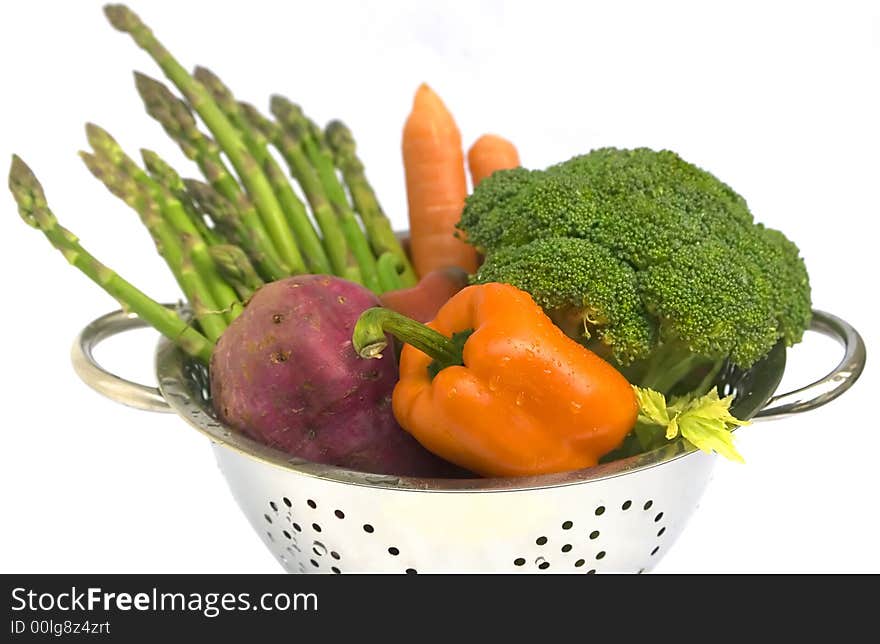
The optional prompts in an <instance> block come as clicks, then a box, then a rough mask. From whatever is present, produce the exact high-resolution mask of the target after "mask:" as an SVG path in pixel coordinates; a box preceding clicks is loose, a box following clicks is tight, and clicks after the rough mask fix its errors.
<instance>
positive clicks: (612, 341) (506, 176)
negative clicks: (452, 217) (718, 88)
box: [459, 148, 811, 391]
mask: <svg viewBox="0 0 880 644" xmlns="http://www.w3.org/2000/svg"><path fill="white" fill-rule="evenodd" d="M459 228H460V229H461V230H462V231H463V232H464V233H466V235H467V239H468V241H469V242H470V243H471V244H473V245H475V246H476V247H477V248H478V249H479V250H480V251H481V252H482V253H483V254H484V255H485V262H484V263H483V265H482V266H481V267H480V269H479V270H478V272H477V273H476V274H475V275H474V276H473V278H472V279H473V281H475V282H478V283H482V282H490V281H497V282H507V283H510V284H513V285H514V286H517V287H519V288H522V289H523V290H525V291H528V292H529V293H531V294H532V296H533V297H534V298H535V300H536V301H537V302H538V303H539V304H541V306H543V307H544V309H545V310H546V311H547V312H548V314H549V315H550V316H551V317H552V318H553V319H554V320H555V321H556V322H557V323H558V324H559V325H560V326H561V327H562V328H564V329H565V330H566V331H567V332H569V333H570V334H571V335H573V336H575V337H577V338H578V339H581V340H583V341H585V342H586V343H587V344H588V345H589V346H591V348H596V349H599V350H601V351H603V352H604V354H605V355H606V357H611V358H613V359H614V360H615V361H616V362H617V363H618V364H619V366H621V367H628V368H629V370H630V371H629V373H628V375H631V377H632V378H633V379H634V380H636V381H638V382H639V383H640V384H643V386H648V387H652V388H654V389H658V390H660V391H664V390H665V391H669V390H670V389H671V388H672V386H673V385H674V384H676V383H678V382H679V381H680V380H681V379H682V378H684V377H685V376H687V375H688V374H692V372H693V371H694V370H695V369H697V367H699V368H700V369H702V370H703V372H705V373H706V374H707V375H711V372H712V371H713V370H715V371H717V369H718V368H719V367H720V365H721V364H722V363H723V362H724V361H730V362H732V363H734V364H736V365H738V366H741V367H744V368H748V367H750V366H751V365H753V364H754V363H755V362H756V361H758V360H759V359H761V358H762V357H763V356H765V355H766V354H767V353H768V352H769V351H770V349H771V348H773V346H774V345H775V344H776V343H777V342H780V341H782V342H784V343H785V344H786V345H791V344H794V343H796V342H798V341H800V339H801V337H802V336H803V332H804V330H805V329H806V327H807V326H808V324H809V322H810V316H811V305H810V286H809V280H808V277H807V272H806V268H805V266H804V263H803V260H802V259H801V258H800V255H799V252H798V249H797V247H796V246H795V245H794V244H793V243H792V242H791V241H789V240H788V239H787V238H786V237H785V236H784V235H783V234H782V233H780V232H778V231H775V230H771V229H768V228H765V227H764V226H762V225H761V224H756V223H755V222H754V219H753V217H752V214H751V213H750V212H749V209H748V206H747V205H746V202H745V200H744V199H743V198H742V197H741V196H739V195H738V194H737V193H736V192H734V191H733V190H732V189H731V188H730V187H729V186H727V185H725V184H724V183H722V182H721V181H719V180H718V179H717V178H715V177H714V176H713V175H711V174H709V173H708V172H705V171H704V170H701V169H699V168H697V167H696V166H694V165H692V164H690V163H687V162H685V161H684V160H682V159H681V158H680V157H679V156H678V155H676V154H675V153H673V152H669V151H661V152H655V151H653V150H648V149H644V148H643V149H636V150H619V149H614V148H605V149H601V150H595V151H593V152H590V153H589V154H585V155H582V156H577V157H574V158H573V159H570V160H569V161H566V162H564V163H560V164H558V165H555V166H552V167H550V168H548V169H547V170H543V171H540V170H526V169H523V168H517V169H514V170H505V171H500V172H496V173H494V174H493V175H492V176H491V177H489V178H488V179H486V180H484V181H483V182H481V183H480V185H479V186H478V187H477V188H476V189H475V190H474V192H473V194H472V195H471V196H470V197H468V200H467V203H466V205H465V209H464V212H463V213H462V218H461V222H460V223H459Z"/></svg>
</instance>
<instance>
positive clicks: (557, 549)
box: [263, 496, 666, 575]
mask: <svg viewBox="0 0 880 644" xmlns="http://www.w3.org/2000/svg"><path fill="white" fill-rule="evenodd" d="M268 510H269V511H267V512H266V513H265V514H264V515H263V518H264V520H265V526H266V538H267V540H268V541H269V544H270V546H276V547H273V550H275V551H277V545H278V543H279V542H281V543H282V544H283V551H284V552H283V553H282V554H280V555H279V559H280V560H281V563H282V564H283V565H284V567H285V568H286V569H288V570H291V571H294V570H295V571H298V572H308V568H311V571H312V572H330V573H334V574H341V573H343V572H344V571H345V553H343V552H340V551H338V550H336V549H333V548H332V547H331V546H328V545H326V544H327V543H329V538H330V537H329V534H332V533H333V532H335V531H336V530H335V529H334V528H335V527H334V526H326V527H327V528H328V529H327V533H328V537H327V538H324V537H322V534H323V533H324V527H322V525H321V523H320V522H319V519H318V518H317V515H318V514H319V505H318V502H317V501H316V500H314V499H304V500H301V501H298V502H297V501H294V500H293V499H291V498H290V497H286V496H285V497H282V498H281V499H280V500H278V501H274V500H271V501H269V502H268ZM615 510H616V511H617V512H622V513H628V512H642V513H645V514H646V515H649V516H650V518H649V519H648V521H651V522H652V525H653V526H654V527H656V528H657V531H656V534H655V536H654V538H653V539H652V540H651V541H650V543H649V545H647V546H646V547H647V548H648V553H647V554H648V555H649V556H650V557H655V556H656V555H657V554H658V553H659V552H660V550H661V548H662V547H663V538H662V537H663V535H664V534H665V533H666V526H665V525H664V519H665V518H666V514H665V513H664V512H663V511H660V510H658V509H657V508H656V506H655V503H654V499H626V500H624V501H623V502H621V503H618V504H617V505H616V507H615V508H612V507H610V506H608V505H598V506H596V507H595V508H594V509H593V511H592V513H591V514H590V515H588V516H590V517H591V518H590V519H588V520H587V521H586V522H584V521H583V520H580V521H575V520H574V519H563V520H562V521H560V522H559V523H558V524H557V525H556V526H553V527H551V528H550V529H548V530H547V531H546V532H543V533H542V534H539V535H537V536H535V537H533V538H532V539H531V544H532V545H531V548H525V547H524V548H523V552H522V554H521V555H519V556H516V557H514V558H513V559H512V560H511V562H510V563H511V564H512V565H513V568H514V569H517V570H522V571H529V572H579V573H585V574H588V575H591V574H595V573H597V572H602V562H603V560H604V559H605V558H606V557H607V556H608V555H609V552H610V551H611V550H612V549H613V548H614V545H615V544H614V542H613V539H610V538H609V539H604V538H603V534H602V523H603V518H605V517H609V516H611V514H612V513H613V512H614V511H615ZM320 514H321V516H322V517H326V516H328V515H329V516H331V517H332V519H331V521H335V522H344V521H346V512H345V511H344V510H343V509H341V508H334V509H333V510H332V512H329V513H328V512H321V513H320ZM606 520H607V519H606ZM303 526H306V527H305V528H304V527H303ZM339 527H340V528H342V529H345V530H349V529H352V528H354V529H357V530H359V531H360V532H361V534H363V535H364V536H366V537H369V538H370V541H373V542H374V543H372V544H366V545H365V546H364V547H366V548H370V549H371V550H382V551H384V553H385V556H387V558H388V565H387V569H388V570H389V571H392V572H393V571H395V570H397V571H398V572H401V573H406V574H417V573H418V570H416V569H415V568H412V567H403V566H400V565H399V564H398V561H400V560H401V559H404V557H402V555H403V554H404V553H403V552H402V550H401V548H400V547H399V544H395V543H386V542H385V541H384V540H383V539H382V535H381V533H380V532H379V531H378V530H377V529H376V527H375V526H374V525H373V524H372V523H363V524H361V525H359V526H349V525H346V526H344V527H342V526H339ZM276 530H280V537H278V538H276V534H275V532H274V531H276ZM646 543H648V542H646ZM529 550H531V554H530V553H529V552H528V551H529ZM294 561H296V562H298V563H296V564H294ZM303 561H307V562H308V565H306V564H305V563H303ZM643 571H644V569H642V570H639V571H638V572H639V573H641V572H643ZM353 572H357V571H353Z"/></svg>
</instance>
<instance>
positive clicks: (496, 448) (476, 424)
mask: <svg viewBox="0 0 880 644" xmlns="http://www.w3.org/2000/svg"><path fill="white" fill-rule="evenodd" d="M385 332H389V333H391V334H393V335H395V336H397V337H398V338H399V339H400V340H402V341H403V342H406V343H407V344H406V346H404V348H403V352H402V354H401V359H400V381H399V382H398V384H397V385H396V386H395V388H394V393H393V397H392V405H393V410H394V415H395V417H396V418H397V422H398V423H400V425H401V426H402V427H403V428H404V429H405V430H406V431H408V432H409V433H410V434H412V435H413V436H414V437H415V438H416V439H417V440H418V441H419V442H420V443H421V444H422V445H424V446H425V447H426V448H427V449H429V450H430V451H432V452H434V453H435V454H437V455H438V456H441V457H442V458H445V459H446V460H448V461H451V462H452V463H455V464H456V465H459V466H461V467H464V468H467V469H468V470H471V471H473V472H476V473H478V474H481V475H483V476H530V475H536V474H548V473H552V472H563V471H568V470H575V469H580V468H584V467H590V466H593V465H596V464H597V463H598V461H599V458H600V457H602V456H603V455H605V454H607V453H608V452H610V451H612V450H613V449H614V448H616V447H618V446H619V445H620V443H621V442H622V441H623V439H624V437H625V436H626V434H627V433H629V431H630V430H631V429H632V428H633V426H634V425H635V421H636V416H637V414H638V405H637V402H636V397H635V394H634V392H633V389H632V387H631V386H630V384H629V382H627V380H626V379H625V378H624V377H623V376H622V375H621V374H620V372H618V371H617V370H616V369H615V368H614V367H612V366H611V365H610V364H608V363H607V362H605V361H604V360H602V359H601V358H599V357H598V356H597V355H596V354H594V353H593V352H591V351H590V350H588V349H587V348H585V347H584V346H582V345H580V344H578V343H577V342H575V341H574V340H572V339H571V338H569V337H568V336H566V335H565V334H564V333H563V332H562V331H561V330H560V329H559V328H558V327H557V326H556V325H554V324H553V322H552V321H551V320H550V318H548V317H547V315H546V314H545V313H544V311H543V310H542V309H541V307H539V306H538V305H537V304H536V303H535V301H534V300H533V299H532V297H531V296H530V295H529V294H528V293H526V292H524V291H521V290H519V289H517V288H515V287H513V286H510V285H508V284H497V283H492V284H482V285H476V286H469V287H467V288H465V289H463V290H462V291H459V292H458V293H457V294H456V295H454V296H453V297H452V298H451V299H450V300H449V301H448V302H447V303H446V304H445V305H444V306H443V307H442V308H441V309H440V311H439V312H438V314H437V317H436V318H435V319H434V320H433V321H431V322H430V323H428V325H422V324H419V323H417V322H415V321H413V320H410V319H408V318H405V317H403V316H401V315H399V314H397V313H394V312H393V311H389V310H387V309H381V308H374V309H368V310H367V311H366V312H364V314H363V315H362V316H361V318H360V320H359V321H358V323H357V325H356V326H355V330H354V334H353V342H354V345H355V349H356V350H357V351H358V353H359V354H360V355H361V356H363V357H381V351H382V350H383V349H384V348H385V346H387V340H386V339H385Z"/></svg>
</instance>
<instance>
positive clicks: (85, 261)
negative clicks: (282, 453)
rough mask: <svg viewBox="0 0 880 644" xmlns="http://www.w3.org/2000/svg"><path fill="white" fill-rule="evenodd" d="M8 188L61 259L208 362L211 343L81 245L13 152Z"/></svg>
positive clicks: (25, 217)
mask: <svg viewBox="0 0 880 644" xmlns="http://www.w3.org/2000/svg"><path fill="white" fill-rule="evenodd" d="M9 189H10V190H11V191H12V195H13V197H14V198H15V201H16V203H17V204H18V212H19V214H20V215H21V218H22V219H23V220H24V221H25V223H27V224H28V225H30V226H32V227H34V228H37V229H39V230H40V231H42V232H43V234H44V235H45V236H46V238H47V239H48V240H49V242H50V243H51V244H52V245H53V246H54V247H55V248H56V249H58V250H59V251H60V252H61V254H62V255H64V257H65V259H66V260H67V261H68V262H69V263H70V264H71V265H73V266H75V267H76V268H78V269H79V270H80V271H82V272H83V273H84V274H85V275H86V276H87V277H88V278H89V279H91V280H92V281H93V282H95V283H96V284H97V285H98V286H100V287H101V288H103V289H104V290H105V291H106V292H107V293H108V294H109V295H110V296H111V297H113V298H115V299H116V300H117V301H118V302H119V303H120V304H121V305H122V306H123V307H124V308H125V309H127V310H130V311H132V312H134V313H135V314H137V315H138V316H139V317H140V318H141V319H142V320H144V321H145V322H147V323H148V324H150V325H151V326H153V327H154V328H155V329H156V330H157V331H159V332H160V333H162V334H163V335H164V336H166V337H167V338H169V339H170V340H172V341H173V342H175V343H176V344H177V345H178V346H179V347H180V348H181V349H183V350H184V351H186V352H187V353H188V354H190V355H191V356H194V357H196V358H198V359H199V360H201V361H203V362H205V363H208V362H210V361H211V353H212V351H213V349H214V345H213V343H212V342H211V341H210V340H209V339H208V338H206V337H205V336H204V335H202V334H201V333H199V332H198V331H196V330H195V329H194V328H193V327H191V326H190V325H189V324H187V323H186V322H185V321H184V320H182V319H181V318H180V317H179V316H178V315H177V314H175V313H174V312H173V311H170V310H169V309H167V308H165V307H164V306H162V305H161V304H159V303H158V302H156V301H155V300H153V299H151V298H150V297H149V296H148V295H146V294H145V293H144V292H143V291H140V290H138V289H137V288H136V287H135V286H133V285H132V284H131V283H130V282H127V281H126V280H125V279H123V278H122V277H121V276H120V275H118V274H117V273H116V272H115V271H113V270H112V269H110V268H108V267H107V266H105V265H104V264H102V263H101V262H99V261H98V260H97V259H95V257H93V256H92V255H91V254H90V253H89V252H88V251H86V249H85V248H83V247H82V246H81V245H80V243H79V240H78V239H77V237H76V236H75V235H74V234H73V233H72V232H70V231H69V230H67V229H66V228H63V227H62V226H61V225H60V224H59V223H58V220H57V219H56V218H55V215H54V214H53V213H52V211H51V210H50V209H49V205H48V203H47V202H46V196H45V194H44V192H43V187H42V186H41V185H40V183H39V181H37V178H36V177H35V176H34V174H33V172H32V171H31V169H30V168H29V167H28V166H27V165H26V164H25V163H24V161H22V160H21V159H20V158H19V157H18V156H17V155H14V156H13V157H12V167H11V168H10V170H9Z"/></svg>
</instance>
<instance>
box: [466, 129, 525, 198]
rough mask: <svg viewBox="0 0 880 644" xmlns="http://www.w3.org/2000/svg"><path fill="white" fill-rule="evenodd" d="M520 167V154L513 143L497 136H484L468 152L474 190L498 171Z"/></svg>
mask: <svg viewBox="0 0 880 644" xmlns="http://www.w3.org/2000/svg"><path fill="white" fill-rule="evenodd" d="M519 165H520V163H519V153H518V152H517V151H516V147H515V146H514V145H513V143H511V142H510V141H508V140H507V139H504V138H502V137H500V136H497V135H495V134H484V135H483V136H481V137H480V138H479V139H477V140H476V141H475V142H474V144H473V145H472V146H471V149H470V150H468V168H470V170H471V182H472V183H473V184H474V188H476V187H477V186H478V185H479V184H480V182H481V181H482V180H483V179H485V178H486V177H488V176H491V174H492V173H493V172H495V171H496V170H507V169H509V168H518V167H519Z"/></svg>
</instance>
